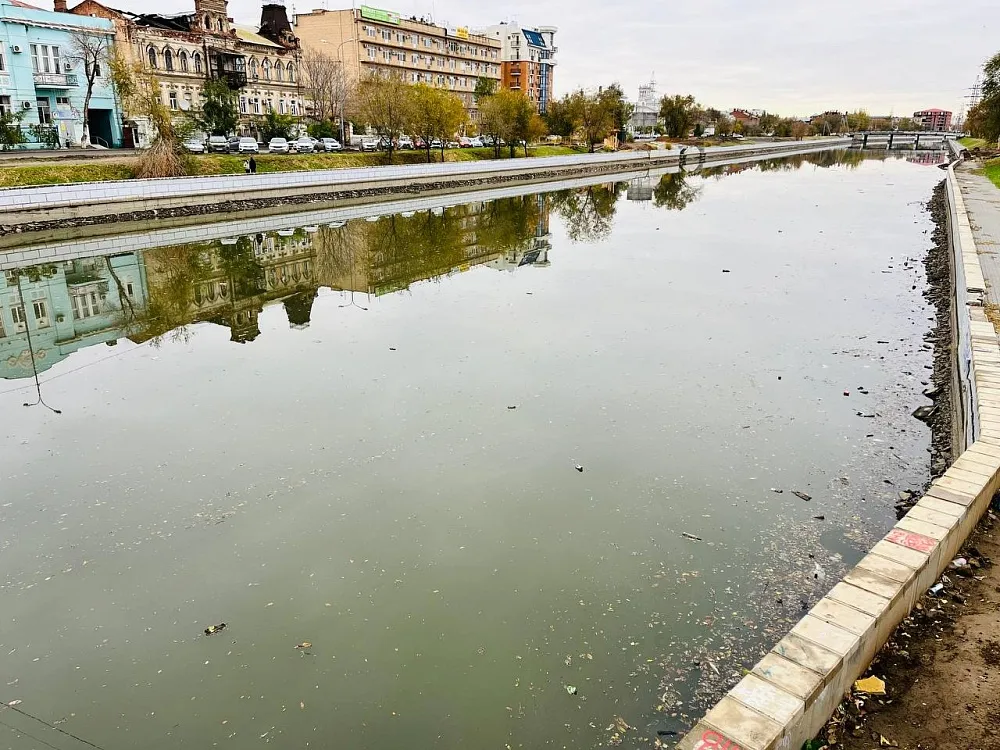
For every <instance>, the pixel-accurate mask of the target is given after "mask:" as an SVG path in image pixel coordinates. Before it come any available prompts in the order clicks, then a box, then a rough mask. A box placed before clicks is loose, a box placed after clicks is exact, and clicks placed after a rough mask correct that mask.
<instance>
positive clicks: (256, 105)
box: [253, 99, 260, 115]
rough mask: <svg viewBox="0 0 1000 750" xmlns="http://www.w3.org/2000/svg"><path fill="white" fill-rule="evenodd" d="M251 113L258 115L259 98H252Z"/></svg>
mask: <svg viewBox="0 0 1000 750" xmlns="http://www.w3.org/2000/svg"><path fill="white" fill-rule="evenodd" d="M253 113H254V114H255V115H259V114H260V99H254V100H253Z"/></svg>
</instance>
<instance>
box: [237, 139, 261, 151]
mask: <svg viewBox="0 0 1000 750" xmlns="http://www.w3.org/2000/svg"><path fill="white" fill-rule="evenodd" d="M236 150H237V151H238V152H239V153H241V154H256V153H260V148H259V147H258V146H257V139H256V138H247V137H243V138H240V141H239V143H238V144H237V146H236Z"/></svg>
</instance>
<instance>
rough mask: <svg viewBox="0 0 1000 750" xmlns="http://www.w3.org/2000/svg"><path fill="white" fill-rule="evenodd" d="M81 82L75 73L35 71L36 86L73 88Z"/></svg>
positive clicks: (43, 87)
mask: <svg viewBox="0 0 1000 750" xmlns="http://www.w3.org/2000/svg"><path fill="white" fill-rule="evenodd" d="M79 84H80V81H79V79H78V78H77V76H76V74H75V73H65V74H63V73H35V87H36V88H42V89H71V88H74V87H75V86H78V85H79Z"/></svg>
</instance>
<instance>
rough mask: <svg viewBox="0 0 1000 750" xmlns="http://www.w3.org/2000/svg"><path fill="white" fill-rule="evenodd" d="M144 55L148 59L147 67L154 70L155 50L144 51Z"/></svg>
mask: <svg viewBox="0 0 1000 750" xmlns="http://www.w3.org/2000/svg"><path fill="white" fill-rule="evenodd" d="M146 54H147V55H148V57H149V67H151V68H156V48H155V47H150V48H149V49H148V50H146Z"/></svg>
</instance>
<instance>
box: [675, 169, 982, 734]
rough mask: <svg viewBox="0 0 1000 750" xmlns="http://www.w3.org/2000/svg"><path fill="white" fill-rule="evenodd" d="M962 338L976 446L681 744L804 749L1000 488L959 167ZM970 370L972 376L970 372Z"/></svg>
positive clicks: (952, 185)
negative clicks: (804, 744) (806, 742)
mask: <svg viewBox="0 0 1000 750" xmlns="http://www.w3.org/2000/svg"><path fill="white" fill-rule="evenodd" d="M947 193H948V200H949V203H950V206H949V208H950V227H949V229H950V232H949V234H950V236H951V241H952V250H953V257H954V262H955V290H954V291H955V294H956V305H955V310H956V318H957V320H956V321H955V329H956V330H955V336H956V339H957V342H956V343H957V347H956V349H957V353H958V358H959V362H958V363H957V364H958V369H959V373H960V374H959V381H960V383H961V386H960V389H961V391H962V393H961V394H955V400H962V401H965V402H966V404H967V408H966V409H965V411H966V412H968V415H969V416H968V418H967V419H965V430H964V440H963V442H964V446H963V447H965V450H964V452H962V454H961V455H960V456H959V458H958V460H957V461H955V463H954V464H953V465H952V466H951V468H949V469H948V471H947V472H945V473H944V475H943V476H941V477H940V478H938V479H936V480H935V481H934V482H933V483H932V484H931V486H930V489H929V490H928V491H927V494H926V495H924V497H923V498H921V499H920V501H919V502H918V503H917V504H916V506H915V507H914V508H913V509H912V510H911V511H910V512H909V513H907V515H906V516H905V517H904V518H903V519H902V520H900V521H899V522H898V523H897V524H896V525H895V527H894V528H893V529H892V530H891V531H890V532H889V533H888V534H886V535H885V537H884V538H883V539H882V540H880V541H879V542H878V543H877V544H875V546H874V547H872V549H871V552H870V553H869V554H868V555H867V556H866V557H864V558H863V559H862V560H861V562H859V563H858V564H857V566H856V567H855V568H854V569H853V570H851V571H850V572H849V573H848V574H847V575H845V576H844V578H843V580H842V581H841V582H839V583H838V584H837V585H835V586H834V587H833V588H832V589H831V590H830V592H829V593H828V594H827V595H826V596H825V597H823V599H821V600H820V601H819V602H818V603H817V604H816V606H814V607H813V608H812V609H811V610H810V611H809V613H808V614H807V615H806V616H805V617H803V618H802V619H801V620H800V621H799V622H798V623H797V624H796V625H795V627H793V628H792V630H791V632H790V633H789V634H788V635H787V636H785V637H784V638H782V639H781V640H780V641H779V642H778V643H777V645H775V647H774V648H773V649H771V651H770V653H768V654H767V655H766V656H765V657H764V658H763V659H761V660H760V662H759V663H758V664H757V665H756V666H755V667H754V668H753V670H752V671H751V673H750V674H748V675H747V676H746V677H744V678H743V679H742V680H741V681H740V682H739V683H738V684H737V685H736V686H735V687H734V688H733V689H732V690H730V691H729V693H728V694H727V695H725V696H724V697H723V698H722V700H720V701H719V702H718V703H717V704H716V705H715V707H713V708H712V709H711V710H710V711H709V712H708V713H707V714H706V715H705V717H704V718H703V719H702V720H701V721H699V722H698V724H697V725H696V726H695V727H694V729H692V730H691V731H690V732H689V733H688V734H687V735H686V736H685V737H684V738H683V739H682V740H681V742H680V743H679V745H678V748H680V750H710V749H711V750H772V749H775V750H799V748H801V747H802V744H803V743H804V742H805V741H806V740H808V739H811V738H812V737H815V736H816V734H817V732H819V730H820V729H821V728H822V726H823V725H824V724H825V723H826V721H827V720H828V719H829V718H830V716H831V714H832V713H833V711H834V709H835V708H836V707H837V705H838V704H839V703H840V701H841V699H842V698H843V696H844V694H845V693H846V692H847V691H849V690H850V689H851V686H852V684H853V682H854V680H855V679H857V678H858V677H859V676H860V675H861V674H862V673H863V672H864V670H865V669H866V668H867V667H868V665H869V663H870V662H871V660H872V658H873V657H874V656H875V654H876V652H877V651H878V650H879V649H880V648H881V647H882V645H883V644H884V643H885V642H886V640H888V638H889V636H890V635H891V633H892V631H893V630H894V628H895V627H896V625H898V624H899V622H900V621H901V620H902V619H903V618H904V617H906V616H907V614H909V612H910V610H911V609H912V608H913V605H914V603H915V602H916V600H917V599H918V598H919V597H920V596H921V595H922V594H923V593H924V592H925V591H926V590H927V589H928V588H929V587H930V586H932V585H933V584H934V582H935V581H937V579H938V578H939V577H940V576H941V573H942V572H943V571H944V569H945V568H946V567H947V565H948V564H949V563H950V562H951V560H952V559H953V558H954V556H955V554H956V552H958V550H959V548H960V547H961V546H962V544H963V543H964V542H965V540H966V538H967V537H968V536H969V533H970V532H971V531H972V529H973V528H974V527H975V526H976V524H977V523H978V521H979V518H980V516H982V515H983V513H984V512H985V510H986V509H987V507H988V506H989V503H990V500H991V499H992V497H993V495H994V493H995V492H996V491H997V489H998V485H1000V346H998V343H997V334H996V331H995V330H994V328H993V324H992V323H990V322H989V321H988V320H987V318H986V315H985V312H984V309H983V307H982V296H983V291H984V290H985V281H984V279H983V272H982V269H981V267H980V264H979V256H978V254H977V252H976V245H975V241H974V239H973V235H972V228H971V226H970V224H969V217H968V214H967V213H966V210H965V204H964V202H963V200H962V194H961V191H960V190H959V189H958V186H957V182H956V180H955V174H954V171H953V169H951V168H949V170H948V184H947ZM962 372H964V373H965V375H964V376H963V375H962Z"/></svg>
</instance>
